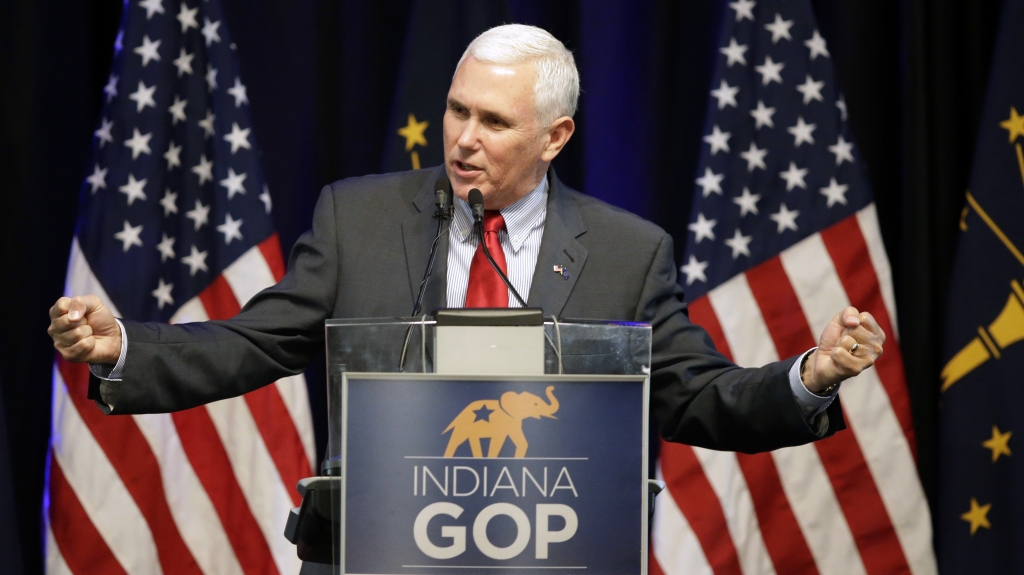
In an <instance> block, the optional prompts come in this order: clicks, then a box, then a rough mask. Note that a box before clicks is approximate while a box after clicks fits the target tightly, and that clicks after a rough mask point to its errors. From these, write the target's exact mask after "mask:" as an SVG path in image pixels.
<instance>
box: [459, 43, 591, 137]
mask: <svg viewBox="0 0 1024 575" xmlns="http://www.w3.org/2000/svg"><path fill="white" fill-rule="evenodd" d="M470 56H472V57H474V58H476V59H477V60H480V61H481V62H487V63H490V64H498V65H501V66H514V65H517V64H524V63H526V62H531V63H533V69H534V70H535V71H536V72H537V84H536V85H535V86H534V88H533V93H534V98H535V100H536V101H535V103H534V104H535V107H536V110H537V118H538V120H540V122H541V123H542V124H549V123H551V122H553V121H554V120H555V119H556V118H560V117H562V116H569V117H570V118H571V117H572V116H573V114H575V113H576V102H577V101H578V100H579V97H580V74H579V71H577V70H576V61H575V60H574V59H573V57H572V52H570V51H569V50H568V49H567V48H566V47H565V45H564V44H562V43H561V42H559V41H558V39H557V38H555V37H554V36H552V35H551V33H550V32H548V31H547V30H543V29H541V28H537V27H536V26H526V25H523V24H505V25H503V26H496V27H494V28H491V29H490V30H487V31H486V32H484V33H483V34H480V35H479V36H477V37H476V38H475V39H474V40H473V41H472V42H470V43H469V46H467V47H466V51H465V52H463V53H462V58H461V59H459V65H458V66H456V67H455V71H456V73H457V72H458V71H459V67H461V66H462V63H463V62H465V61H466V58H468V57H470Z"/></svg>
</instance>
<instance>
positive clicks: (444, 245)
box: [402, 178, 448, 313]
mask: <svg viewBox="0 0 1024 575" xmlns="http://www.w3.org/2000/svg"><path fill="white" fill-rule="evenodd" d="M434 179H435V178H429V179H428V181H427V183H426V184H425V185H424V186H423V187H422V188H420V190H419V191H418V192H417V193H416V196H415V197H414V198H413V201H412V203H413V207H414V209H415V212H416V213H414V214H412V215H411V216H409V217H408V218H406V219H405V221H403V222H402V241H403V242H404V244H405V261H406V262H407V264H408V270H407V272H408V276H409V288H410V289H411V290H412V299H411V300H410V301H409V310H410V311H411V310H412V306H413V304H414V303H415V301H416V294H418V293H419V289H420V282H421V281H422V280H423V272H424V270H426V269H427V260H428V259H429V257H430V245H431V243H432V242H433V241H434V237H435V235H436V234H437V220H435V219H434V217H433V216H434V189H433V187H434ZM447 275H448V234H444V235H443V236H442V237H441V240H440V241H438V246H437V256H436V257H435V259H434V271H433V272H431V274H430V280H429V281H427V289H426V291H425V292H424V294H423V303H422V305H421V306H420V309H421V310H422V311H421V313H423V311H425V312H427V313H430V312H432V311H433V310H434V309H435V308H439V307H444V305H445V299H446V294H445V292H446V290H447V283H448V282H447Z"/></svg>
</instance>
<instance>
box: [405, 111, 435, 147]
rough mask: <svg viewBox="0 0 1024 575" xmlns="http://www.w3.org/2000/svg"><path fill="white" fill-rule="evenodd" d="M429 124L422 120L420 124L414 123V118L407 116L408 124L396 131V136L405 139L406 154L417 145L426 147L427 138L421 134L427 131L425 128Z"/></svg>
mask: <svg viewBox="0 0 1024 575" xmlns="http://www.w3.org/2000/svg"><path fill="white" fill-rule="evenodd" d="M429 125H430V122H428V121H427V120H423V121H422V122H417V121H416V116H414V115H412V114H409V123H408V124H406V125H405V127H404V128H399V129H398V135H399V136H402V137H404V138H405V151H406V152H408V151H409V150H411V149H412V147H413V146H415V145H416V144H419V145H421V146H426V145H427V138H426V136H424V135H423V132H425V131H426V130H427V126H429Z"/></svg>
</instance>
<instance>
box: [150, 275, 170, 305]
mask: <svg viewBox="0 0 1024 575" xmlns="http://www.w3.org/2000/svg"><path fill="white" fill-rule="evenodd" d="M173 288H174V284H165V283H164V278H160V285H159V286H158V287H157V288H156V289H155V290H153V291H151V292H149V293H151V294H152V295H153V297H155V298H156V307H157V308H159V309H164V304H167V305H174V298H173V297H171V290H172V289H173Z"/></svg>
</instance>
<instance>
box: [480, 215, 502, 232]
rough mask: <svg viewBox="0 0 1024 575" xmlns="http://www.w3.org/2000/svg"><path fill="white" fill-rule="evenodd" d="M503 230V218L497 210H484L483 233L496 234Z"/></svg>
mask: <svg viewBox="0 0 1024 575" xmlns="http://www.w3.org/2000/svg"><path fill="white" fill-rule="evenodd" d="M503 229H505V218H503V217H501V212H499V211H498V210H484V233H492V232H493V233H495V234H496V233H498V232H500V231H501V230H503Z"/></svg>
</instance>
